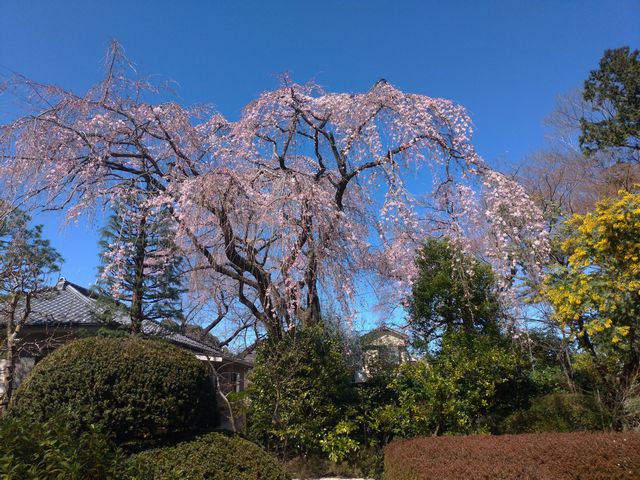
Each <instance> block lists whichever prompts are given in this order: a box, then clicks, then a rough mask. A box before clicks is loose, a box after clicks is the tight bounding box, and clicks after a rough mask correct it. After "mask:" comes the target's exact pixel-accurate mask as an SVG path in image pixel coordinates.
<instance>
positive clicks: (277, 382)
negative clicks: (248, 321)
mask: <svg viewBox="0 0 640 480" xmlns="http://www.w3.org/2000/svg"><path fill="white" fill-rule="evenodd" d="M343 347H344V346H343V343H342V340H341V338H340V336H339V335H337V334H335V333H332V332H330V331H328V329H327V328H325V327H323V326H322V325H309V326H305V327H302V328H300V329H298V330H297V331H296V332H295V333H294V334H288V335H286V336H285V337H284V338H283V339H279V340H275V339H273V340H269V341H268V342H267V343H265V344H264V345H262V346H261V348H260V349H259V350H258V353H257V356H256V362H255V366H254V368H253V370H252V372H251V377H250V378H251V385H250V387H249V398H250V400H251V406H250V411H249V425H250V427H249V434H250V437H251V438H252V440H254V441H256V442H258V443H260V444H262V445H264V446H266V447H267V448H268V449H270V450H272V451H277V452H278V453H279V454H281V455H283V456H287V455H290V454H296V453H297V454H308V453H319V452H322V451H323V450H324V451H328V453H329V454H331V450H332V449H333V448H334V447H337V448H339V449H342V450H343V449H344V448H345V446H344V445H342V443H343V440H347V441H350V439H349V432H347V433H345V429H346V430H349V429H350V428H352V426H350V425H345V424H344V422H341V420H342V419H344V418H345V410H346V408H348V405H349V403H350V402H351V397H352V395H353V389H352V388H351V383H350V382H351V379H352V374H351V372H350V370H349V369H348V368H347V364H346V361H345V355H344V351H343V350H344V348H343Z"/></svg>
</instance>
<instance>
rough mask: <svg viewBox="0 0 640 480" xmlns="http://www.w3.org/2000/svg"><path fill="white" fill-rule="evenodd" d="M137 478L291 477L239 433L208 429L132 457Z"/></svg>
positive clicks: (245, 479)
mask: <svg viewBox="0 0 640 480" xmlns="http://www.w3.org/2000/svg"><path fill="white" fill-rule="evenodd" d="M129 464H130V466H131V467H132V469H133V470H134V471H138V472H139V473H138V475H137V476H136V478H137V479H138V480H169V479H171V480H231V479H233V480H289V479H290V477H289V476H288V475H287V474H286V473H285V472H284V471H283V469H282V467H280V465H279V464H278V462H277V461H276V460H275V459H274V458H272V457H271V456H270V455H269V454H268V453H266V452H265V451H264V450H262V449H261V448H260V447H259V446H257V445H256V444H254V443H251V442H249V441H248V440H244V439H242V438H240V437H229V436H225V435H223V434H221V433H209V434H206V435H202V436H200V437H198V438H196V439H195V440H192V441H189V442H182V443H179V444H177V445H175V446H173V447H164V448H156V449H152V450H147V451H145V452H142V453H138V454H136V455H134V456H133V457H131V459H130V460H129Z"/></svg>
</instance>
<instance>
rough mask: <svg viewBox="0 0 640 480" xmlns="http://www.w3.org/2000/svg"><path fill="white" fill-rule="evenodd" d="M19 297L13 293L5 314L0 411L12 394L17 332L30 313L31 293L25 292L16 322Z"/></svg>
mask: <svg viewBox="0 0 640 480" xmlns="http://www.w3.org/2000/svg"><path fill="white" fill-rule="evenodd" d="M19 299H20V297H19V295H18V294H16V293H14V294H13V295H12V298H11V302H9V311H8V315H7V330H6V334H7V355H6V358H5V365H4V378H3V381H2V388H3V394H2V398H1V399H0V411H6V408H7V406H8V405H9V401H10V400H11V396H12V395H13V385H14V383H15V369H16V362H17V360H18V345H17V342H18V334H19V333H20V330H21V329H22V325H24V323H25V322H26V321H27V319H28V318H29V314H30V313H31V295H29V294H27V295H26V296H25V305H24V312H23V313H22V315H21V318H20V319H19V320H18V322H16V319H15V318H16V312H17V310H18V301H19Z"/></svg>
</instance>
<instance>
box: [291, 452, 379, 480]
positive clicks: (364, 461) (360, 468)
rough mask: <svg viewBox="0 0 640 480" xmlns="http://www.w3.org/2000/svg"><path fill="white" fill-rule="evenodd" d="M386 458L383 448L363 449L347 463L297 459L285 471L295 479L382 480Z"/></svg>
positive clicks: (322, 458)
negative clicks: (366, 479)
mask: <svg viewBox="0 0 640 480" xmlns="http://www.w3.org/2000/svg"><path fill="white" fill-rule="evenodd" d="M383 467H384V457H383V455H382V449H381V448H363V449H360V450H358V451H357V452H356V453H354V454H352V455H351V456H349V458H348V459H347V460H346V461H343V462H339V463H336V462H332V461H331V460H327V459H326V458H325V457H322V456H319V455H310V456H306V457H296V458H294V459H292V460H289V461H288V462H287V463H286V464H285V469H286V471H287V472H289V474H290V475H291V476H292V477H293V478H299V479H316V478H323V477H339V478H376V479H379V478H382V470H383Z"/></svg>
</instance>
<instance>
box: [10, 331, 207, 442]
mask: <svg viewBox="0 0 640 480" xmlns="http://www.w3.org/2000/svg"><path fill="white" fill-rule="evenodd" d="M214 412H215V390H214V387H213V383H212V380H211V378H210V376H209V374H208V371H207V367H206V365H205V364H204V363H203V362H201V361H199V360H198V359H196V358H195V356H194V355H193V354H191V353H189V352H187V351H185V350H183V349H180V348H178V347H175V346H173V345H170V344H168V343H166V342H163V341H159V340H149V339H143V338H139V337H120V338H101V337H91V338H85V339H81V340H76V341H73V342H70V343H68V344H66V345H64V346H62V347H60V348H59V349H57V350H56V351H55V352H53V353H51V354H50V355H49V356H47V357H46V358H45V359H44V360H42V361H41V362H40V363H38V364H37V365H36V366H35V368H34V369H33V371H32V372H31V374H30V375H29V376H28V377H27V379H26V380H25V381H24V382H23V383H22V384H21V385H20V387H19V388H18V389H17V390H16V393H15V396H14V397H13V399H12V402H11V404H10V406H9V414H10V415H12V416H17V417H23V418H27V419H30V420H31V421H33V422H38V421H43V420H47V419H49V418H51V417H52V416H54V415H60V414H61V415H65V416H67V417H68V418H69V426H70V427H71V428H74V429H75V430H76V431H85V430H87V429H88V428H89V426H91V425H95V426H97V427H98V428H100V429H101V430H102V431H104V432H105V433H106V434H108V435H109V436H111V437H112V438H113V439H114V440H115V441H116V442H117V443H124V442H128V441H139V440H141V439H145V440H149V439H153V438H162V437H166V436H169V435H174V434H179V433H184V432H190V431H196V430H200V429H202V428H204V427H207V426H209V425H212V424H213V423H214V421H215V413H214Z"/></svg>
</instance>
